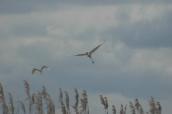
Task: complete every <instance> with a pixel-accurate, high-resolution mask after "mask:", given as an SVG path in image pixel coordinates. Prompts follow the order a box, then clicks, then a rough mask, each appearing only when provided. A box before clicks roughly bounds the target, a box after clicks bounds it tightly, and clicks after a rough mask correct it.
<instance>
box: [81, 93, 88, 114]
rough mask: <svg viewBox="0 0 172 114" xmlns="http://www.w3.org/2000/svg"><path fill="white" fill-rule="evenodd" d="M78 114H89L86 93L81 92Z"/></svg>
mask: <svg viewBox="0 0 172 114" xmlns="http://www.w3.org/2000/svg"><path fill="white" fill-rule="evenodd" d="M80 102H81V104H80V109H81V110H80V113H84V114H89V107H88V95H87V91H86V90H83V92H82V95H81V98H80Z"/></svg>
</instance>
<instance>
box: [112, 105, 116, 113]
mask: <svg viewBox="0 0 172 114" xmlns="http://www.w3.org/2000/svg"><path fill="white" fill-rule="evenodd" d="M112 114H116V107H115V105H112Z"/></svg>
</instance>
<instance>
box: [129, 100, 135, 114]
mask: <svg viewBox="0 0 172 114" xmlns="http://www.w3.org/2000/svg"><path fill="white" fill-rule="evenodd" d="M129 107H130V109H131V114H136V111H135V107H134V105H133V103H132V102H131V101H130V102H129Z"/></svg>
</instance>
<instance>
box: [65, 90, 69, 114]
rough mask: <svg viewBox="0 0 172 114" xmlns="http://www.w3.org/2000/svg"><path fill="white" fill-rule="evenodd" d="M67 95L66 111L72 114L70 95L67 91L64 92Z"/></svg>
mask: <svg viewBox="0 0 172 114" xmlns="http://www.w3.org/2000/svg"><path fill="white" fill-rule="evenodd" d="M64 94H65V101H66V109H67V113H68V114H70V106H69V94H68V92H67V91H64Z"/></svg>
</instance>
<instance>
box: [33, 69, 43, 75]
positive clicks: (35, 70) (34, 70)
mask: <svg viewBox="0 0 172 114" xmlns="http://www.w3.org/2000/svg"><path fill="white" fill-rule="evenodd" d="M36 72H39V73H41V70H39V69H37V68H33V69H32V75H33V74H35V73H36Z"/></svg>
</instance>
